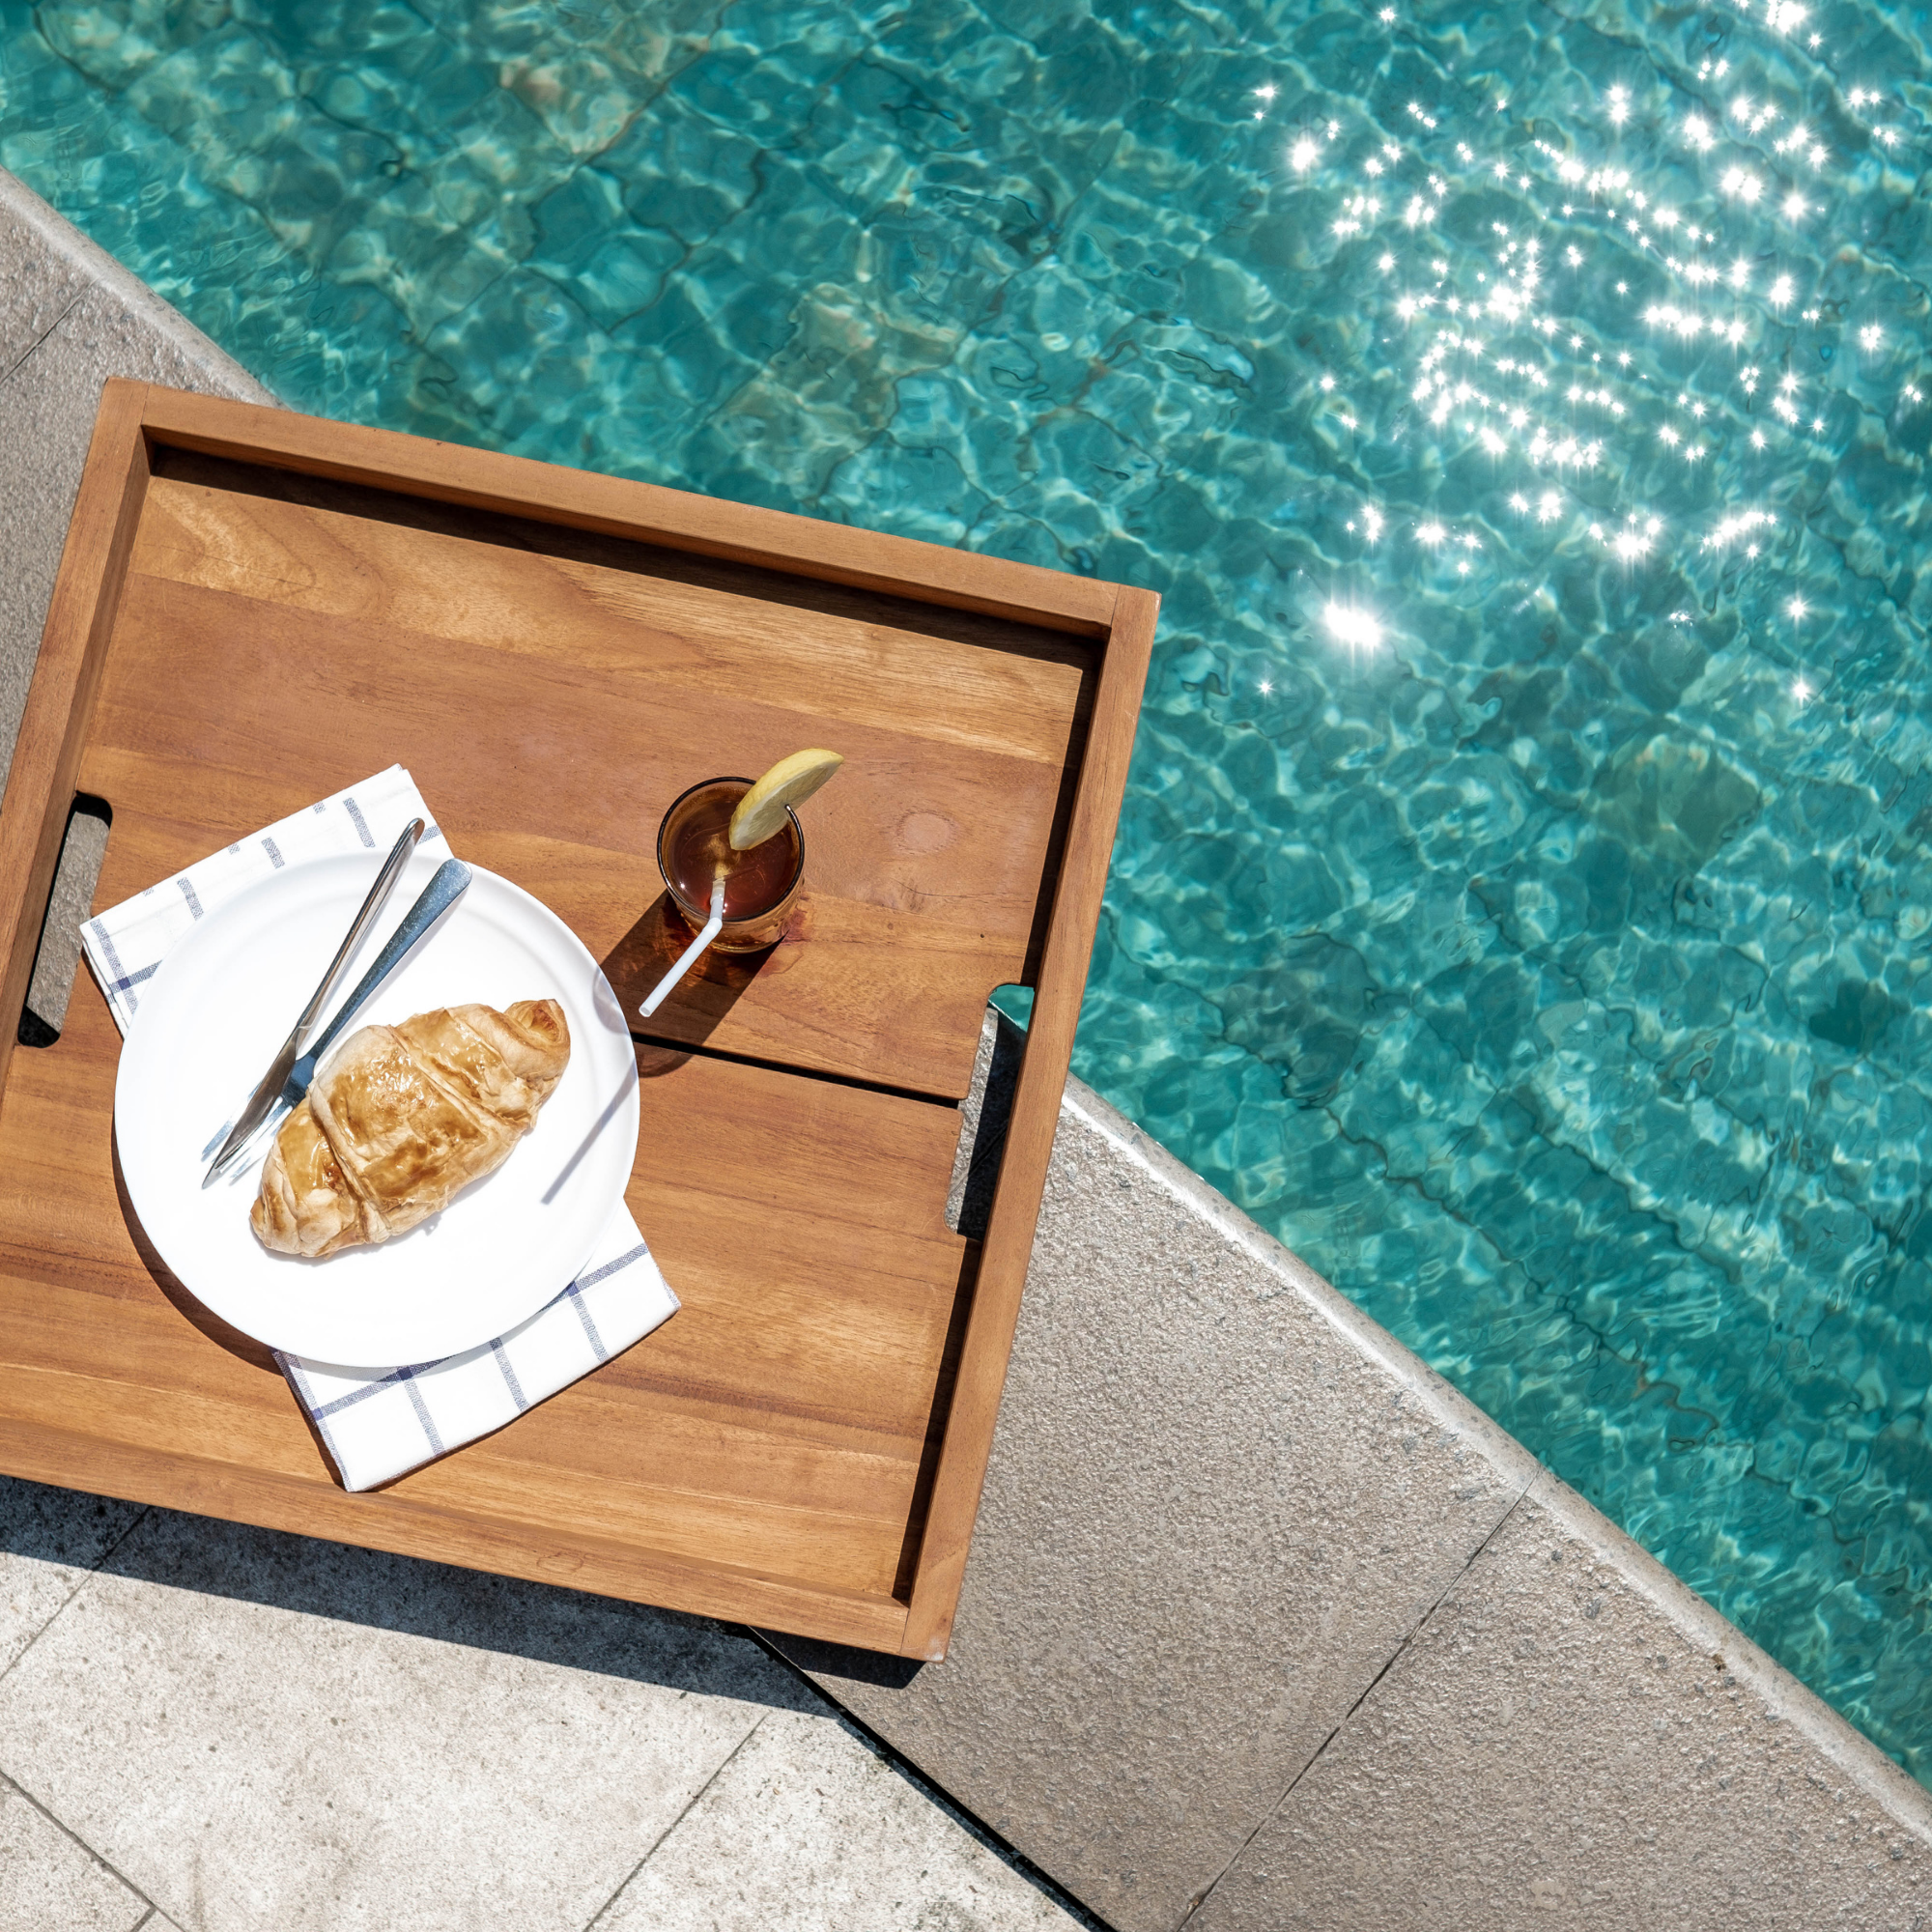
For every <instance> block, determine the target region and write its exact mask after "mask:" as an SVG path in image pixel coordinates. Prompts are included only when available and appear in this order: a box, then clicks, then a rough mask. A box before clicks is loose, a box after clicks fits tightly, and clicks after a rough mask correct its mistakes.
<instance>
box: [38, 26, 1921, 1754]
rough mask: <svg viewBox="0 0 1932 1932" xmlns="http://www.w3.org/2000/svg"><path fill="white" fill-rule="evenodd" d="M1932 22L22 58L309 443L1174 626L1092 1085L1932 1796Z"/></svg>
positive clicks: (555, 29) (832, 38)
mask: <svg viewBox="0 0 1932 1932" xmlns="http://www.w3.org/2000/svg"><path fill="white" fill-rule="evenodd" d="M1925 22H1926V14H1925V12H1924V10H1923V9H1922V8H1920V7H1910V6H1909V7H1904V8H1893V9H1888V10H1884V11H1881V10H1880V9H1879V8H1878V7H1877V6H1876V5H1873V4H1870V0H1857V4H1833V5H1826V6H1821V7H1817V8H1815V9H1814V10H1813V12H1812V14H1810V15H1809V16H1808V17H1807V16H1802V15H1801V11H1800V9H1798V8H1797V7H1796V6H1793V5H1790V4H1787V0H1773V4H1772V6H1771V8H1770V9H1769V11H1767V10H1766V9H1764V8H1742V7H1740V8H1736V9H1732V8H1725V7H1716V8H1710V9H1691V8H1683V7H1664V6H1662V5H1653V4H1640V3H1639V4H1611V3H1610V0H1605V4H1602V5H1599V6H1596V7H1594V8H1593V7H1584V6H1575V7H1570V8H1565V7H1563V6H1554V7H1536V8H1529V7H1526V6H1525V7H1515V8H1509V9H1483V8H1480V7H1464V8H1450V7H1448V6H1446V5H1440V4H1429V3H1428V0H1425V4H1422V5H1414V4H1408V3H1407V0H1404V4H1400V5H1396V6H1392V7H1388V8H1386V9H1381V8H1378V7H1376V6H1373V5H1371V6H1361V5H1355V6H1350V7H1346V8H1330V9H1327V10H1325V11H1324V10H1321V9H1320V8H1318V7H1316V6H1312V5H1305V4H1304V5H1298V6H1293V7H1279V8H1273V9H1270V8H1265V7H1259V6H1257V7H1247V8H1243V7H1238V6H1223V7H1216V6H1208V5H1200V6H1189V7H1181V6H1178V5H1173V4H1165V5H1139V6H1136V5H1125V4H1123V5H1119V6H1112V7H1109V6H1105V5H1094V6H1077V5H1064V6H1052V5H1046V4H1037V5H1029V4H1026V0H981V4H979V5H969V4H964V0H960V4H952V0H948V4H944V5H941V4H933V0H901V4H898V5H895V6H892V7H886V6H872V7H866V6H860V7H858V8H855V9H852V10H850V11H846V10H831V9H824V8H817V7H812V6H810V5H806V4H802V0H786V4H769V0H768V4H756V0H747V4H739V5H730V6H721V5H705V4H697V0H689V4H681V5H666V6H647V7H635V8H628V9H626V8H618V7H614V6H608V5H594V4H583V5H576V6H548V5H545V6H539V5H529V6H523V7H513V6H501V7H490V6H484V5H471V6H458V5H450V4H441V5H440V4H436V0H419V4H417V5H415V6H413V7H406V6H402V5H397V4H385V3H384V0H378V4H372V5H365V6H360V7H355V8H349V7H345V6H343V5H341V4H340V0H309V4H304V5H286V6H280V7H267V6H260V5H249V4H226V0H202V4H199V5H192V6H180V5H177V6H172V7H168V8H166V9H163V8H161V7H158V6H152V5H135V4H121V5H107V4H103V5H97V6H91V7H79V6H63V5H46V6H42V7H38V8H33V9H29V8H27V7H24V6H21V5H19V4H17V0H0V161H4V162H5V164H6V165H7V166H8V167H11V168H13V169H14V170H15V171H16V172H18V173H19V174H21V175H22V176H24V177H25V178H26V179H27V181H28V182H29V183H31V184H32V185H34V186H36V187H37V188H39V189H40V190H41V191H42V192H43V194H45V195H47V196H48V197H49V198H50V199H51V200H52V201H53V202H54V203H55V204H56V205H57V206H58V207H60V208H61V209H62V210H63V211H64V212H65V213H68V214H69V215H70V216H71V218H73V219H74V220H75V221H77V222H78V223H79V224H80V225H81V226H82V227H83V228H85V229H86V230H87V231H88V232H89V233H91V234H92V235H93V236H94V237H95V238H96V239H97V240H98V241H100V242H102V243H103V244H104V245H105V246H107V247H108V248H109V249H111V250H113V251H114V252H115V253H116V254H117V255H119V256H120V257H121V258H122V259H123V260H124V261H126V262H128V264H129V265H130V266H131V267H132V268H133V269H135V270H137V271H138V272H140V273H141V274H143V275H145V276H146V277H148V279H149V280H151V281H152V282H154V283H155V284H156V286H157V287H158V288H159V289H160V290H161V291H162V292H163V293H164V294H165V295H167V296H168V297H169V298H171V299H173V300H174V301H176V302H177V303H178V304H179V305H180V306H181V307H182V308H184V309H185V311H186V312H187V313H188V314H189V315H190V316H191V317H193V319H194V320H195V321H196V322H198V323H199V324H200V325H201V326H202V327H204V328H205V329H207V330H208V331H209V333H210V334H212V335H213V337H214V338H215V339H216V340H217V341H219V342H221V343H222V344H223V345H224V346H225V347H227V348H228V349H230V350H231V351H233V352H234V354H236V355H238V356H240V357H241V359H242V360H243V361H244V362H246V363H247V364H249V365H250V366H251V367H252V368H253V369H255V370H256V371H257V372H258V373H259V374H260V375H262V376H263V377H264V379H265V380H267V381H268V382H269V383H270V384H271V385H272V386H273V387H275V388H276V389H277V390H279V391H280V393H282V394H283V395H284V396H286V397H287V398H288V399H289V400H291V401H292V402H295V403H297V404H298V405H299V406H301V407H304V408H308V409H312V410H316V411H319V412H325V413H331V414H340V415H345V416H353V417H358V418H363V419H366V420H372V421H379V422H384V423H388V424H392V425H395V426H398V427H402V428H408V429H414V430H419V431H424V432H427V433H429V434H432V435H436V436H443V437H450V438H454V439H458V440H466V441H473V442H480V443H487V444H492V445H496V446H500V447H504V448H510V449H516V450H521V451H524V452H526V453H528V454H531V455H536V456H544V457H551V458H555V459H558V460H561V461H564V462H569V463H577V464H585V465H589V466H591V467H594V468H599V469H611V470H617V471H623V472H627V473H630V474H634V475H639V476H646V477H650V478H653V479H655V480H658V481H663V482H668V483H672V484H678V485H683V486H686V487H690V488H695V489H699V490H705V491H710V492H715V493H719V494H723V495H726V496H731V497H741V498H745V499H748V500H753V501H757V502H765V503H773V504H778V505H781V506H783V507H786V508H796V509H800V510H803V511H806V512H808V513H810V514H811V515H814V516H820V517H830V518H835V519H841V520H848V521H852V522H863V523H867V524H869V525H873V526H881V527H885V528H890V529H895V530H900V531H904V532H906V533H908V534H912V535H917V536H923V537H928V538H932V539H935V540H937V541H939V542H942V543H957V544H965V545H969V546H971V547H973V548H976V549H980V550H985V551H991V552H998V553H1002V554H1007V555H1010V556H1016V557H1023V558H1027V559H1030V560H1034V561H1038V562H1043V563H1048V564H1054V565H1058V566H1061V567H1063V568H1066V569H1070V570H1076V571H1086V572H1094V573H1098V574H1100V575H1102V576H1106V577H1110V578H1119V579H1122V580H1124V581H1126V582H1135V583H1142V584H1148V585H1151V586H1153V587H1155V588H1158V589H1159V590H1160V591H1161V592H1162V593H1163V594H1164V596H1165V598H1166V600H1167V601H1166V610H1165V618H1164V625H1163V633H1162V642H1161V644H1160V647H1159V650H1158V652H1157V655H1156V660H1155V665H1154V669H1153V675H1152V679H1151V686H1150V690H1149V696H1148V701H1147V707H1146V711H1145V714H1144V717H1143V721H1142V725H1141V736H1140V741H1139V748H1138V752H1137V753H1136V759H1135V765H1134V771H1133V780H1132V784H1131V787H1130V790H1129V794H1128V798H1127V802H1126V808H1125V815H1124V819H1123V822H1122V834H1121V839H1120V844H1119V848H1118V850H1117V853H1116V857H1115V864H1114V869H1113V875H1112V881H1111V884H1110V888H1109V894H1108V900H1107V911H1106V917H1105V921H1104V923H1103V927H1102V931H1101V935H1100V939H1099V944H1098V948H1097V951H1096V954H1095V959H1094V973H1093V978H1092V981H1091V985H1090V990H1089V994H1088V1000H1087V1006H1086V1010H1085V1016H1084V1020H1083V1026H1082V1032H1081V1036H1080V1045H1079V1059H1078V1066H1079V1070H1080V1071H1081V1072H1082V1073H1083V1074H1084V1075H1085V1076H1086V1077H1087V1078H1088V1079H1089V1080H1091V1081H1092V1082H1094V1085H1095V1086H1097V1087H1098V1088H1099V1089H1100V1090H1101V1091H1102V1092H1103V1093H1104V1094H1107V1095H1108V1096H1109V1097H1110V1098H1112V1099H1113V1100H1114V1101H1115V1102H1117V1103H1118V1104H1119V1105H1120V1106H1122V1108H1124V1109H1125V1110H1126V1111H1127V1112H1128V1113H1130V1114H1131V1115H1133V1116H1134V1117H1135V1118H1136V1119H1137V1120H1139V1121H1140V1122H1143V1123H1144V1124H1145V1125H1146V1126H1147V1127H1148V1128H1149V1129H1150V1130H1151V1132H1152V1133H1154V1134H1155V1135H1157V1136H1158V1137H1159V1138H1160V1139H1162V1140H1163V1141H1165V1142H1166V1143H1167V1144H1168V1145H1169V1146H1170V1147H1172V1148H1173V1149H1174V1150H1175V1151H1177V1152H1179V1154H1180V1155H1182V1156H1183V1157H1184V1158H1185V1159H1187V1160H1188V1161H1190V1162H1191V1163H1192V1164H1193V1165H1194V1166H1196V1167H1197V1168H1199V1169H1200V1170H1201V1171H1202V1172H1203V1173H1204V1174H1206V1175H1207V1176H1208V1178H1209V1179H1212V1180H1213V1181H1215V1182H1216V1183H1217V1184H1218V1185H1220V1186H1221V1187H1223V1188H1225V1189H1226V1190H1227V1191H1228V1192H1229V1193H1230V1194H1231V1195H1232V1196H1234V1198H1235V1199H1236V1200H1237V1201H1238V1202H1240V1203H1241V1205H1242V1206H1243V1207H1245V1208H1248V1209H1249V1211H1251V1212H1252V1213H1254V1214H1255V1215H1257V1216H1258V1217H1259V1218H1260V1219H1261V1220H1262V1221H1264V1223H1266V1224H1267V1225H1268V1226H1269V1227H1271V1228H1272V1229H1274V1230H1275V1231H1276V1232H1277V1233H1278V1234H1280V1235H1281V1236H1282V1237H1283V1238H1284V1239H1285V1240H1287V1241H1288V1242H1289V1243H1291V1244H1292V1245H1293V1247H1294V1248H1296V1249H1297V1250H1298V1251H1299V1252H1300V1253H1301V1254H1302V1255H1304V1256H1306V1257H1307V1258H1308V1260H1309V1261H1310V1262H1311V1263H1313V1264H1315V1265H1316V1266H1318V1267H1319V1268H1321V1270H1322V1271H1323V1272H1324V1273H1325V1274H1326V1275H1328V1276H1329V1277H1330V1278H1331V1279H1332V1280H1334V1281H1335V1282H1336V1283H1337V1284H1338V1285H1339V1286H1341V1287H1342V1288H1343V1289H1345V1290H1346V1291H1347V1292H1348V1293H1350V1294H1351V1295H1352V1296H1354V1298H1355V1299H1356V1300H1357V1301H1359V1302H1360V1303H1361V1304H1362V1305H1363V1306H1364V1307H1365V1308H1367V1309H1368V1310H1369V1311H1370V1312H1371V1313H1372V1314H1373V1315H1375V1316H1376V1317H1378V1319H1379V1320H1380V1321H1383V1322H1385V1323H1387V1324H1388V1326H1389V1327H1391V1328H1392V1329H1394V1330H1395V1331H1396V1332H1397V1333H1398V1334H1399V1335H1401V1336H1402V1337H1403V1338H1404V1339H1405V1340H1406V1341H1407V1342H1408V1343H1409V1344H1410V1345H1411V1346H1413V1347H1414V1348H1416V1349H1417V1350H1420V1351H1421V1352H1422V1353H1423V1354H1424V1355H1425V1356H1426V1357H1427V1358H1428V1359H1429V1360H1431V1361H1432V1362H1434V1363H1435V1365H1436V1366H1437V1367H1438V1368H1440V1369H1441V1370H1442V1371H1443V1372H1444V1373H1445V1374H1446V1375H1448V1376H1449V1377H1450V1378H1452V1379H1454V1380H1455V1381H1456V1382H1457V1383H1459V1384H1460V1385H1461V1386H1462V1387H1463V1389H1465V1390H1466V1391H1467V1392H1468V1393H1469V1394H1470V1395H1471V1396H1472V1397H1474V1398H1475V1400H1476V1401H1477V1402H1479V1403H1481V1404H1482V1405H1483V1406H1484V1407H1486V1408H1487V1409H1488V1410H1489V1411H1490V1412H1491V1413H1492V1414H1493V1415H1495V1416H1496V1417H1498V1418H1499V1419H1500V1420H1501V1421H1502V1422H1503V1423H1505V1424H1506V1425H1507V1426H1508V1427H1509V1428H1510V1429H1512V1430H1513V1431H1515V1432H1516V1434H1517V1435H1520V1436H1521V1437H1522V1438H1523V1439H1524V1440H1525V1441H1527V1442H1528V1443H1530V1444H1531V1445H1532V1446H1533V1447H1534V1448H1535V1449H1536V1450H1537V1451H1538V1452H1539V1453H1540V1454H1541V1455H1542V1456H1543V1457H1544V1458H1546V1459H1547V1460H1548V1463H1550V1464H1551V1465H1552V1466H1553V1467H1555V1468H1556V1469H1557V1470H1559V1471H1560V1472H1561V1473H1562V1474H1563V1475H1564V1476H1566V1477H1567V1478H1568V1479H1569V1480H1570V1481H1571V1482H1573V1483H1575V1484H1576V1485H1577V1487H1578V1488H1579V1489H1581V1490H1582V1491H1583V1492H1585V1493H1586V1494H1587V1495H1589V1496H1590V1497H1592V1498H1593V1499H1594V1500H1595V1501H1596V1502H1598V1503H1599V1504H1600V1505H1602V1506H1603V1507H1604V1508H1605V1510H1606V1511H1607V1512H1608V1513H1609V1514H1610V1515H1611V1516H1612V1517H1614V1518H1616V1519H1617V1520H1619V1521H1621V1522H1622V1523H1624V1524H1625V1525H1626V1526H1627V1527H1628V1528H1629V1529H1630V1530H1631V1531H1632V1533H1633V1534H1634V1535H1635V1536H1636V1537H1637V1538H1638V1539H1639V1540H1640V1541H1642V1542H1643V1543H1644V1544H1646V1545H1647V1546H1648V1547H1649V1548H1651V1549H1653V1550H1654V1551H1656V1552H1657V1554H1658V1555H1659V1556H1660V1557H1662V1559H1663V1561H1664V1562H1666V1563H1667V1564H1669V1565H1670V1566H1671V1568H1672V1569H1674V1570H1675V1571H1676V1572H1677V1573H1678V1574H1679V1575H1680V1576H1682V1577H1685V1578H1687V1579H1688V1580H1689V1581H1690V1583H1691V1584H1692V1585H1694V1586H1695V1587H1696V1588H1697V1589H1699V1590H1701V1591H1702V1592H1703V1593H1704V1594H1705V1595H1706V1596H1707V1597H1709V1598H1710V1599H1711V1600H1712V1601H1713V1602H1714V1603H1716V1604H1718V1605H1719V1606H1720V1607H1721V1608H1722V1609H1724V1610H1725V1611H1726V1612H1727V1613H1728V1614H1729V1615H1730V1616H1732V1617H1733V1618H1735V1619H1736V1620H1737V1622H1739V1623H1740V1624H1741V1625H1742V1626H1743V1627H1744V1628H1745V1629H1746V1630H1747V1632H1749V1633H1750V1634H1752V1635H1753V1636H1754V1637H1756V1638H1757V1640H1758V1641H1759V1642H1760V1643H1762V1644H1764V1645H1765V1647H1766V1648H1767V1649H1769V1650H1770V1651H1771V1652H1772V1653H1773V1654H1774V1655H1775V1656H1776V1657H1778V1658H1780V1659H1781V1660H1782V1661H1783V1662H1785V1663H1787V1664H1788V1665H1790V1666H1791V1668H1792V1669H1794V1670H1795V1671H1796V1672H1797V1673H1798V1674H1799V1675H1800V1676H1801V1677H1803V1678H1804V1679H1805V1680H1806V1681H1807V1682H1808V1683H1810V1684H1811V1685H1813V1686H1814V1687H1815V1688H1816V1689H1817V1690H1820V1691H1821V1692H1823V1693H1824V1695H1826V1696H1827V1697H1828V1698H1830V1699H1831V1700H1832V1701H1833V1703H1834V1704H1836V1705H1837V1707H1838V1708H1839V1709H1840V1710H1842V1711H1843V1712H1845V1713H1846V1715H1847V1716H1848V1717H1850V1718H1851V1719H1853V1720H1854V1721H1855V1722H1857V1723H1859V1724H1860V1725H1861V1726H1862V1727H1863V1728H1864V1729H1865V1730H1866V1731H1867V1732H1868V1733H1869V1734H1870V1735H1871V1736H1872V1737H1874V1738H1875V1739H1877V1740H1878V1741H1879V1743H1880V1744H1882V1745H1883V1746H1884V1747H1886V1748H1887V1749H1889V1750H1890V1751H1892V1752H1893V1753H1895V1754H1896V1755H1897V1756H1898V1757H1899V1758H1900V1759H1901V1760H1902V1761H1903V1762H1904V1763H1905V1764H1906V1765H1908V1766H1909V1767H1910V1768H1911V1769H1913V1770H1914V1771H1915V1772H1917V1773H1918V1774H1919V1775H1921V1776H1928V1777H1932V1721H1928V1720H1932V1527H1928V1517H1927V1508H1928V1503H1932V1452H1929V1451H1928V1441H1927V1434H1926V1396H1927V1388H1928V1384H1932V1332H1928V1320H1927V1309H1928V1301H1932V1269H1928V1265H1927V1257H1928V1254H1932V1218H1928V1217H1927V1215H1926V1213H1925V1199H1926V1185H1927V1174H1926V1170H1925V1165H1924V1161H1925V1156H1924V1155H1922V1154H1921V1148H1923V1147H1924V1146H1925V1145H1926V1136H1927V1128H1928V1125H1932V1075H1928V1073H1927V1070H1926V1069H1927V1046H1928V1043H1932V1020H1928V1016H1927V1013H1926V1009H1925V999H1924V997H1923V991H1922V988H1921V980H1922V976H1923V975H1924V974H1925V973H1926V971H1927V968H1928V965H1932V942H1928V937H1927V935H1928V930H1932V765H1928V752H1932V659H1928V654H1927V648H1926V638H1925V630H1924V619H1925V614H1926V609H1927V605H1928V602H1932V572H1928V573H1923V574H1921V573H1920V571H1919V557H1920V554H1921V547H1922V544H1923V541H1924V531H1925V526H1926V518H1927V508H1926V501H1925V496H1924V487H1923V485H1924V451H1925V447H1926V441H1927V436H1928V433H1932V403H1928V401H1927V397H1928V395H1932V358H1928V356H1927V355H1926V352H1925V349H1924V346H1923V338H1924V335H1925V330H1926V327H1927V294H1926V282H1925V276H1926V271H1927V269H1928V267H1932V240H1928V237H1927V233H1926V230H1927V223H1928V218H1932V217H1928V213H1927V203H1926V202H1925V200H1924V199H1923V197H1922V196H1919V197H1918V198H1915V191H1916V189H1917V188H1918V177H1919V171H1920V168H1921V166H1922V164H1923V155H1924V142H1925V123H1924V120H1923V119H1922V110H1923V109H1924V108H1925V106H1926V103H1927V99H1928V93H1927V85H1926V75H1927V68H1926V58H1925V43H1924V36H1925V32H1926V25H1925Z"/></svg>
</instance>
